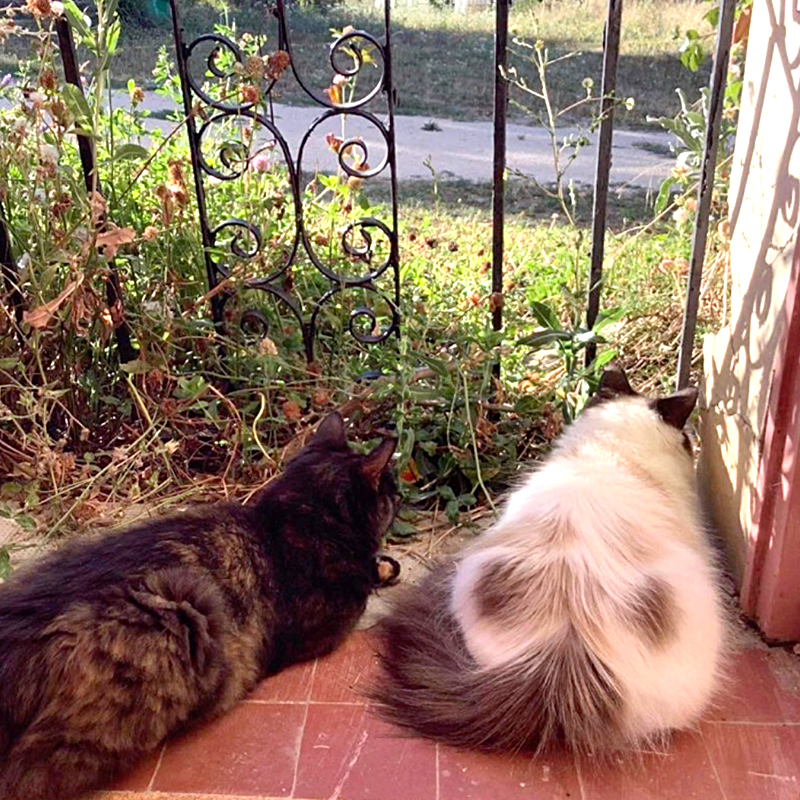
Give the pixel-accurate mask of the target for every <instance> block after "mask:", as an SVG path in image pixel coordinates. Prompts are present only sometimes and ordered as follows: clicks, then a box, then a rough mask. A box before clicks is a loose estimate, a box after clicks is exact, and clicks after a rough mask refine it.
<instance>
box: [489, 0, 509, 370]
mask: <svg viewBox="0 0 800 800" xmlns="http://www.w3.org/2000/svg"><path fill="white" fill-rule="evenodd" d="M508 5H509V0H496V2H495V32H494V173H493V176H492V330H494V331H500V330H502V328H503V305H502V296H503V228H504V224H505V171H506V110H507V107H508V81H507V80H506V65H507V60H508ZM493 371H494V375H495V377H498V378H499V377H500V356H499V354H498V356H497V361H495V364H494V367H493Z"/></svg>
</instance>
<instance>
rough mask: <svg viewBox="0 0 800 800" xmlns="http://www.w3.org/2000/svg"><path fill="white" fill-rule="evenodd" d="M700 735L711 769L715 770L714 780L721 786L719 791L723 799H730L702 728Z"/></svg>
mask: <svg viewBox="0 0 800 800" xmlns="http://www.w3.org/2000/svg"><path fill="white" fill-rule="evenodd" d="M699 736H700V741H701V742H702V743H703V748H704V749H705V751H706V755H707V756H708V760H709V763H710V764H711V769H712V770H713V771H714V780H716V782H717V786H719V792H720V794H721V795H722V800H728V795H727V794H726V792H725V787H724V786H723V785H722V780H721V778H720V777H719V770H718V769H717V762H716V761H715V760H714V755H713V754H712V752H711V748H710V747H709V746H708V742H706V736H705V733H704V732H703V729H702V728H701V729H700V731H699Z"/></svg>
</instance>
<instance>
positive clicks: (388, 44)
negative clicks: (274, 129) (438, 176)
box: [383, 0, 400, 337]
mask: <svg viewBox="0 0 800 800" xmlns="http://www.w3.org/2000/svg"><path fill="white" fill-rule="evenodd" d="M383 14H384V17H383V24H384V28H385V32H386V38H385V40H384V41H385V44H384V50H383V89H384V91H385V92H386V107H387V111H388V115H389V141H388V142H387V143H386V147H387V148H388V151H389V152H388V155H389V184H390V187H391V193H392V239H391V243H390V246H391V248H392V255H391V259H392V269H393V271H394V303H395V307H396V308H398V309H399V308H400V232H399V230H398V220H397V152H396V151H395V141H394V135H395V132H394V105H395V99H396V98H395V88H394V81H393V79H392V30H391V28H392V0H383ZM397 336H398V337H399V336H400V328H399V327H398V328H397Z"/></svg>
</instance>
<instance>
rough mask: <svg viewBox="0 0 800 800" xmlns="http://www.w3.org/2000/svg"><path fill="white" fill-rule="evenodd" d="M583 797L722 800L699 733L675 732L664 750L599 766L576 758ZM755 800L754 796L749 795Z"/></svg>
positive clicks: (590, 799) (595, 799) (598, 799)
mask: <svg viewBox="0 0 800 800" xmlns="http://www.w3.org/2000/svg"><path fill="white" fill-rule="evenodd" d="M578 767H579V769H580V774H581V782H582V784H583V792H584V794H583V796H584V800H690V799H691V798H695V799H696V800H723V797H724V795H723V794H722V790H721V789H720V787H719V783H718V781H717V778H716V775H715V773H714V766H713V764H712V763H711V760H710V759H709V757H708V753H707V752H706V748H705V746H704V745H703V738H702V735H701V734H700V733H688V732H684V733H679V734H676V735H675V736H674V737H673V738H672V740H671V742H670V744H669V746H668V747H667V748H666V750H665V752H664V753H663V754H662V753H658V754H657V753H642V754H641V761H639V758H638V754H637V758H636V759H635V760H634V758H633V756H631V758H629V759H625V760H623V759H617V760H616V762H615V763H611V764H606V765H604V766H599V765H598V764H595V763H593V762H592V761H591V760H590V759H586V758H581V759H579V760H578ZM752 800H756V798H755V797H754V798H752Z"/></svg>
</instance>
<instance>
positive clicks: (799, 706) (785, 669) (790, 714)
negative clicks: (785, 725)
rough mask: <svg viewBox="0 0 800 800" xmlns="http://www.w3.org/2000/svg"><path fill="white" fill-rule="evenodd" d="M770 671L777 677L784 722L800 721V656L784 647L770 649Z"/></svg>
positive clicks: (777, 689)
mask: <svg viewBox="0 0 800 800" xmlns="http://www.w3.org/2000/svg"><path fill="white" fill-rule="evenodd" d="M769 666H770V671H771V672H772V677H773V678H774V679H775V686H776V691H777V694H778V702H779V703H780V707H781V712H782V717H783V719H782V721H783V722H800V658H798V657H797V656H796V655H792V654H790V653H788V652H786V650H783V649H782V648H779V647H775V648H773V649H772V650H770V658H769Z"/></svg>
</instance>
